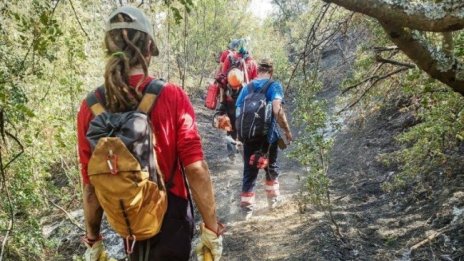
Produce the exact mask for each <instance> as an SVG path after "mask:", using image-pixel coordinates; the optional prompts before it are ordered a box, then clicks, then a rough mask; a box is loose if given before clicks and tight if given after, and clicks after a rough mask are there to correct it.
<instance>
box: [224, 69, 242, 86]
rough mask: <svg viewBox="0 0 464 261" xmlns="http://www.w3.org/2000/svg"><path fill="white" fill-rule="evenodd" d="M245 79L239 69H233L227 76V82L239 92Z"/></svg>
mask: <svg viewBox="0 0 464 261" xmlns="http://www.w3.org/2000/svg"><path fill="white" fill-rule="evenodd" d="M244 78H245V75H244V74H243V72H242V71H241V70H239V69H237V68H233V69H232V70H230V71H229V73H228V74H227V82H228V83H229V85H230V87H231V88H232V89H234V90H238V89H239V88H240V87H241V86H242V84H243V80H244Z"/></svg>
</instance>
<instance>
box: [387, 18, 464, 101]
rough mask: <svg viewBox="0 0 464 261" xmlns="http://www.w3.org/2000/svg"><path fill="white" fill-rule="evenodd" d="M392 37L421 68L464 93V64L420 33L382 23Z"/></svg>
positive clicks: (434, 77)
mask: <svg viewBox="0 0 464 261" xmlns="http://www.w3.org/2000/svg"><path fill="white" fill-rule="evenodd" d="M380 24H381V25H382V27H383V28H384V30H385V32H386V33H387V34H388V36H389V37H390V39H391V40H392V41H393V42H394V43H395V44H396V45H397V46H398V48H400V50H401V51H403V53H404V54H406V55H407V56H408V57H409V59H411V60H412V61H413V62H414V63H415V64H416V65H417V66H418V67H419V68H420V69H421V70H423V71H425V72H426V73H427V74H428V75H430V77H432V78H433V79H436V80H439V81H441V82H442V83H444V84H446V85H448V86H450V87H451V88H452V89H453V90H454V91H455V92H458V93H460V94H462V95H464V64H463V63H461V62H460V61H459V60H457V59H456V58H455V57H452V56H449V55H447V54H446V53H445V52H443V51H440V50H437V49H436V48H434V47H432V46H430V45H429V44H428V43H427V41H426V40H425V39H423V38H422V37H421V36H420V35H419V34H417V33H414V32H411V31H409V30H408V31H407V30H406V29H404V28H401V27H397V26H395V25H393V24H389V23H384V22H381V23H380Z"/></svg>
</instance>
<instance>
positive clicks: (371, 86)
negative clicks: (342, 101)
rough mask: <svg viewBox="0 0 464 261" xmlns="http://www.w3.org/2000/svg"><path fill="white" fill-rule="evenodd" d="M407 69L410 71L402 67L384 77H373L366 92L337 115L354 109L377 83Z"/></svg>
mask: <svg viewBox="0 0 464 261" xmlns="http://www.w3.org/2000/svg"><path fill="white" fill-rule="evenodd" d="M409 69H410V68H408V67H402V68H400V69H397V70H395V71H393V72H390V73H387V74H385V75H383V76H374V77H375V81H373V82H372V83H371V85H370V86H369V87H368V88H367V89H366V90H364V92H363V93H362V94H361V96H359V97H358V99H356V101H354V102H353V103H351V104H349V105H347V106H345V108H343V109H341V110H340V111H339V112H337V115H339V114H341V113H342V112H344V111H346V110H348V109H351V108H353V107H354V106H355V105H356V104H358V103H359V102H360V101H361V100H362V99H363V98H364V96H366V95H367V94H368V93H369V91H370V90H371V89H372V88H373V87H374V86H376V85H377V83H379V82H380V81H382V80H385V79H387V78H390V77H392V76H393V75H395V74H397V73H401V72H404V71H407V70H409Z"/></svg>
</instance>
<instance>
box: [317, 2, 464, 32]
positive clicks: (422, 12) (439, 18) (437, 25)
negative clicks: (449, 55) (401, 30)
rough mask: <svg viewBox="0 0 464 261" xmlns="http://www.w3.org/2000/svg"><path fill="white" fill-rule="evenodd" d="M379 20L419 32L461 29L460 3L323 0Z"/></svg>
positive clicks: (463, 24)
mask: <svg viewBox="0 0 464 261" xmlns="http://www.w3.org/2000/svg"><path fill="white" fill-rule="evenodd" d="M324 1H325V2H328V3H334V4H336V5H339V6H342V7H344V8H346V9H348V10H351V11H353V12H359V13H362V14H365V15H368V16H370V17H374V18H376V19H377V20H379V21H385V22H389V23H395V26H398V27H407V28H411V29H415V30H420V31H430V32H451V31H457V30H460V29H463V28H464V3H462V1H453V0H444V1H442V2H440V3H415V2H412V1H408V0H405V1H384V0H324Z"/></svg>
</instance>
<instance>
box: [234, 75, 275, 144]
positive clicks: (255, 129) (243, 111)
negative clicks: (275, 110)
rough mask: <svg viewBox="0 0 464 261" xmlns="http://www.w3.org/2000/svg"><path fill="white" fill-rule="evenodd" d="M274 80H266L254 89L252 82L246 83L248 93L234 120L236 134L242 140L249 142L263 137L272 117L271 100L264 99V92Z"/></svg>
mask: <svg viewBox="0 0 464 261" xmlns="http://www.w3.org/2000/svg"><path fill="white" fill-rule="evenodd" d="M273 83H274V81H272V80H269V81H267V82H266V83H265V84H264V86H263V87H262V88H261V89H260V90H259V91H255V90H254V86H253V82H251V83H250V84H248V85H247V87H246V88H247V89H248V94H247V96H245V99H244V102H243V106H242V107H240V111H239V115H238V117H237V119H236V120H235V127H236V128H237V134H238V137H239V139H240V140H241V141H242V142H251V141H255V140H258V139H261V138H263V137H265V136H266V135H267V133H268V131H269V127H270V125H271V119H272V102H267V101H266V93H267V90H268V89H269V87H270V86H271V85H272V84H273Z"/></svg>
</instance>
